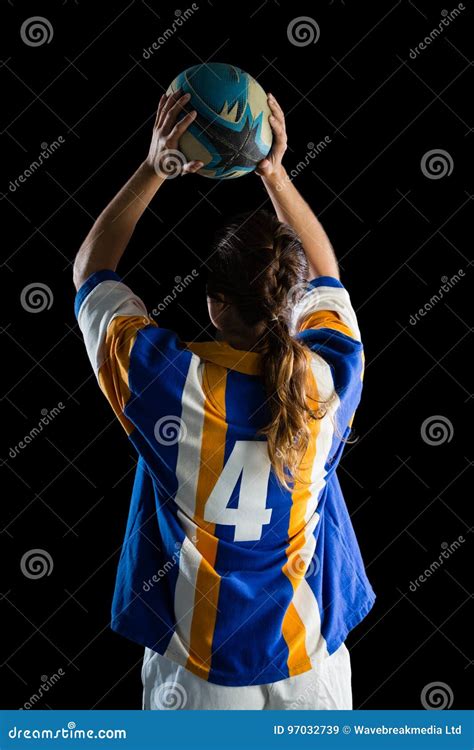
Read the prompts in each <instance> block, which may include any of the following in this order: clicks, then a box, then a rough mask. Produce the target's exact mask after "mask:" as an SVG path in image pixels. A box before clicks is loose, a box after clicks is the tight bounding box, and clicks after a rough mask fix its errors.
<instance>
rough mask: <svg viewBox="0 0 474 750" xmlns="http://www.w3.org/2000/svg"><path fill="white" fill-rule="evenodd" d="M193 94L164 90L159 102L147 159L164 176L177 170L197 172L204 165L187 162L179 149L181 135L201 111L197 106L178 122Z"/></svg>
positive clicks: (198, 162) (150, 165) (197, 162)
mask: <svg viewBox="0 0 474 750" xmlns="http://www.w3.org/2000/svg"><path fill="white" fill-rule="evenodd" d="M190 98H191V97H190V95H189V94H183V95H182V92H181V91H176V92H175V93H174V94H170V95H169V96H167V95H166V94H163V96H162V97H161V99H160V102H159V104H158V112H157V114H156V119H155V124H154V127H153V135H152V138H151V144H150V150H149V152H148V156H147V159H146V163H147V165H148V166H149V167H151V168H152V169H154V170H155V172H156V173H157V174H158V175H159V176H160V177H165V178H166V177H171V176H175V175H176V171H177V170H179V172H180V174H187V173H192V172H197V171H198V169H201V167H202V166H204V164H203V162H202V161H189V162H186V160H185V158H184V155H183V154H182V153H181V152H179V139H180V138H181V136H182V135H183V133H185V132H186V130H187V129H188V127H189V126H190V125H191V123H192V122H193V120H194V119H195V117H196V114H197V113H196V110H193V111H192V112H188V113H187V114H186V115H185V116H184V117H182V118H181V120H179V121H178V122H177V118H178V115H179V114H180V113H181V110H182V109H183V107H184V106H185V105H186V104H187V103H188V101H189V99H190ZM178 154H179V156H178Z"/></svg>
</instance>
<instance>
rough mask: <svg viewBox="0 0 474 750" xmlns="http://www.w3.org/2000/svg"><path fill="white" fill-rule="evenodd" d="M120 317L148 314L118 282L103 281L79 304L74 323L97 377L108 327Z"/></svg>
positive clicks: (143, 306)
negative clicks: (79, 332)
mask: <svg viewBox="0 0 474 750" xmlns="http://www.w3.org/2000/svg"><path fill="white" fill-rule="evenodd" d="M119 315H120V316H122V315H130V316H135V315H139V316H140V317H143V316H145V317H148V312H147V309H146V307H145V305H144V304H143V302H142V300H141V299H140V297H137V296H136V295H135V294H133V292H132V290H131V289H130V288H129V287H128V286H127V285H126V284H122V283H121V282H118V281H112V280H108V281H102V282H101V283H100V284H98V285H97V286H96V287H94V289H93V290H92V291H91V292H90V294H88V295H87V297H86V298H85V300H84V302H83V303H82V305H81V309H80V311H79V315H78V318H77V322H78V323H79V328H80V329H81V331H82V335H83V337H84V343H85V345H86V350H87V354H88V356H89V359H90V362H91V365H92V367H93V370H94V372H95V375H96V377H97V375H98V372H99V368H100V367H101V366H102V364H103V362H104V355H103V347H104V342H105V337H106V336H107V328H108V327H109V325H110V323H111V322H112V320H113V319H114V318H116V317H118V316H119Z"/></svg>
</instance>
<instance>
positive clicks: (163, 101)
mask: <svg viewBox="0 0 474 750" xmlns="http://www.w3.org/2000/svg"><path fill="white" fill-rule="evenodd" d="M165 101H166V94H162V95H161V96H160V101H159V102H158V109H157V110H156V117H155V126H158V122H159V119H160V115H161V110H162V109H163V105H164V103H165Z"/></svg>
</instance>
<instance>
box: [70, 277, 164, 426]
mask: <svg viewBox="0 0 474 750" xmlns="http://www.w3.org/2000/svg"><path fill="white" fill-rule="evenodd" d="M75 313H76V317H77V320H78V323H79V328H80V329H81V332H82V334H83V337H84V343H85V345H86V350H87V354H88V356H89V359H90V362H91V365H92V368H93V370H94V373H95V375H96V377H97V380H98V382H99V386H100V388H101V390H102V391H103V393H104V394H105V396H106V398H107V399H108V401H109V402H110V404H111V406H112V408H113V410H114V412H115V414H116V415H117V417H118V419H119V421H120V422H121V424H122V426H123V427H124V428H125V430H126V431H127V433H130V432H131V431H132V425H131V424H130V423H129V421H128V420H127V418H126V417H125V415H124V410H125V406H126V404H127V402H128V401H129V399H130V395H131V392H130V383H129V371H130V358H131V352H132V349H133V346H134V344H135V342H136V339H137V335H138V334H139V332H140V331H141V330H143V329H145V328H147V327H149V326H152V327H156V323H155V322H154V321H153V320H152V319H151V318H149V317H148V313H147V309H146V307H145V305H144V303H143V301H142V300H141V299H140V298H139V297H137V296H136V295H135V294H134V293H133V292H132V290H131V289H130V288H129V287H128V286H127V285H126V284H124V283H123V282H122V281H121V279H120V276H119V275H118V274H116V273H115V272H113V271H108V270H106V271H98V272H97V273H94V274H92V275H91V276H90V277H89V278H88V279H87V280H86V281H85V282H84V284H83V285H82V286H81V287H80V289H79V290H78V292H77V295H76V300H75Z"/></svg>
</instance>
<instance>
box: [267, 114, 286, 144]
mask: <svg viewBox="0 0 474 750" xmlns="http://www.w3.org/2000/svg"><path fill="white" fill-rule="evenodd" d="M268 120H269V122H270V126H271V128H272V130H273V132H274V134H275V135H276V137H277V140H278V139H283V138H284V136H285V135H286V131H285V125H284V124H283V123H282V122H281V120H278V119H277V118H276V117H275V115H270V117H269V118H268Z"/></svg>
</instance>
